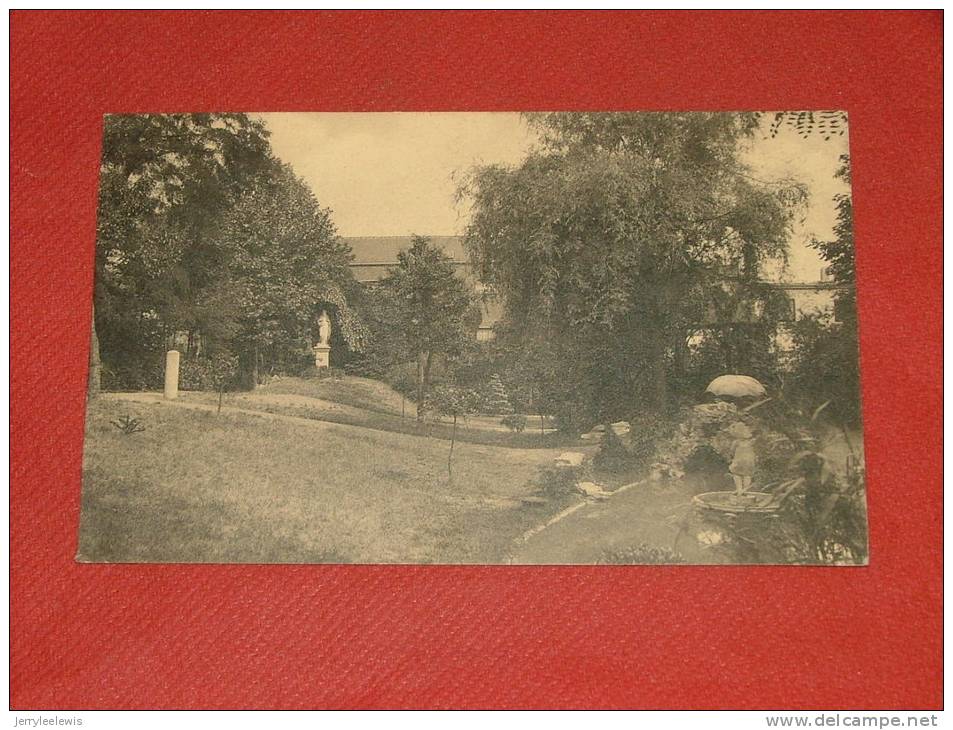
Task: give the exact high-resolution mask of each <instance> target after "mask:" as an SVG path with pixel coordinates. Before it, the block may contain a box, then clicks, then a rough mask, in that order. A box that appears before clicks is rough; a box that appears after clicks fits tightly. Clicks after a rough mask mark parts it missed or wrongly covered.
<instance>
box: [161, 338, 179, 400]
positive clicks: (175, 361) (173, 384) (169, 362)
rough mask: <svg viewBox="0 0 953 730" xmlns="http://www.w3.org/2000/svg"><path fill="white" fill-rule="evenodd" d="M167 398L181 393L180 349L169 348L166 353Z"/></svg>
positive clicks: (175, 396) (165, 393) (169, 398)
mask: <svg viewBox="0 0 953 730" xmlns="http://www.w3.org/2000/svg"><path fill="white" fill-rule="evenodd" d="M164 395H165V397H166V399H168V400H172V399H173V398H177V397H178V395H179V351H178V350H169V351H168V352H167V353H166V354H165V392H164Z"/></svg>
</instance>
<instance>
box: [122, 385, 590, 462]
mask: <svg viewBox="0 0 953 730" xmlns="http://www.w3.org/2000/svg"><path fill="white" fill-rule="evenodd" d="M130 397H131V396H130ZM142 397H143V398H145V399H149V398H154V397H158V396H154V395H144V396H142ZM179 398H180V399H181V400H183V401H185V402H192V403H206V404H217V403H218V400H219V396H218V395H217V394H215V393H207V392H200V391H189V392H180V394H179ZM222 402H223V404H224V405H226V406H232V407H235V408H242V409H247V410H256V411H264V412H266V413H276V414H283V415H289V416H298V417H301V418H308V419H313V420H317V421H330V422H332V423H341V424H347V425H352V426H363V427H365V428H373V429H378V430H382V431H392V432H395V433H403V434H412V435H418V436H430V437H433V438H438V439H449V438H450V437H451V434H452V433H453V426H452V422H451V420H450V419H449V418H443V419H441V420H439V421H434V420H432V419H430V418H428V420H427V421H426V422H425V423H418V422H417V420H416V408H415V407H414V404H413V403H412V402H411V401H405V403H404V414H403V416H402V415H401V397H400V394H399V393H397V392H396V391H394V390H392V389H391V388H390V386H388V385H387V384H385V383H381V382H379V381H377V380H372V379H370V378H356V377H352V376H341V377H327V378H311V379H302V378H292V377H288V378H282V379H281V380H277V381H275V382H273V383H269V384H268V385H265V386H262V387H260V388H256V389H255V390H253V391H249V392H237V393H226V394H225V395H224V397H223V398H222ZM528 421H529V422H528V425H527V428H526V430H525V431H524V432H522V433H513V432H511V431H510V430H509V429H507V428H505V427H503V426H501V425H500V416H478V415H475V416H469V417H467V418H462V417H461V418H460V419H458V423H457V429H456V438H457V439H459V440H460V441H468V442H470V443H475V444H487V445H493V446H512V447H515V448H520V449H534V448H550V449H555V448H563V449H566V448H583V447H585V446H587V444H586V442H584V441H580V440H579V438H577V437H576V436H573V435H569V434H565V433H559V432H557V431H555V430H554V429H552V428H550V427H547V428H546V429H545V431H544V432H543V433H541V432H540V430H539V425H538V424H539V419H538V417H530V418H529V419H528ZM589 445H591V444H589Z"/></svg>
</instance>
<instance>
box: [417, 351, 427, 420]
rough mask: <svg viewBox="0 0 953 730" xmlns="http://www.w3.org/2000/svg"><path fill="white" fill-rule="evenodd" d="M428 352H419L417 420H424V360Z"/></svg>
mask: <svg viewBox="0 0 953 730" xmlns="http://www.w3.org/2000/svg"><path fill="white" fill-rule="evenodd" d="M426 357H427V356H426V353H424V352H423V351H421V352H418V353H417V422H418V423H423V420H424V360H425V359H426Z"/></svg>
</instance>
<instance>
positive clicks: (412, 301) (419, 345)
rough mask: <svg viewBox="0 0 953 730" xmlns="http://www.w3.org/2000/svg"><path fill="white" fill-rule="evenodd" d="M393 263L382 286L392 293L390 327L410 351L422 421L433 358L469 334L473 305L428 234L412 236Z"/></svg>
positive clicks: (456, 348)
mask: <svg viewBox="0 0 953 730" xmlns="http://www.w3.org/2000/svg"><path fill="white" fill-rule="evenodd" d="M397 261H398V263H397V266H395V267H394V268H392V269H391V270H390V272H389V273H388V275H387V276H386V277H385V278H384V279H383V281H382V284H383V286H384V287H386V288H387V289H389V290H390V291H391V292H392V293H393V295H394V299H395V302H396V307H397V309H396V311H395V312H394V314H395V326H397V327H398V328H399V331H400V332H402V333H403V336H404V337H405V338H406V340H407V342H408V343H410V345H411V347H412V348H413V349H414V351H415V355H416V360H417V420H418V421H422V420H423V417H424V401H425V399H426V397H427V393H428V391H429V389H430V379H431V372H432V367H433V361H434V357H435V356H436V355H440V354H453V353H455V352H457V351H459V350H460V349H461V348H462V347H464V346H465V344H466V342H467V340H468V339H470V338H472V337H473V335H474V333H475V329H476V324H477V323H476V322H475V321H474V317H473V314H474V309H475V308H474V303H473V300H472V299H471V297H470V294H469V292H468V291H467V288H466V285H465V284H464V282H463V281H462V280H461V279H460V278H459V277H458V276H457V275H456V274H455V273H454V268H453V263H452V261H451V260H450V258H448V257H447V256H446V254H444V253H443V252H442V251H440V250H439V249H437V248H436V247H434V246H433V245H432V244H431V243H430V239H429V238H426V237H424V236H417V235H415V236H413V239H412V244H411V246H410V248H409V249H407V250H406V251H401V252H400V253H399V254H398V256H397ZM477 314H478V313H477Z"/></svg>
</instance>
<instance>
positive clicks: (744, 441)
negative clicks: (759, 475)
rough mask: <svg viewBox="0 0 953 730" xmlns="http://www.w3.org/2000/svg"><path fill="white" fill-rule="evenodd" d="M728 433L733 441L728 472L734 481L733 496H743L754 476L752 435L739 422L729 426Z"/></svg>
mask: <svg viewBox="0 0 953 730" xmlns="http://www.w3.org/2000/svg"><path fill="white" fill-rule="evenodd" d="M728 433H729V435H731V437H732V438H733V439H734V443H733V444H732V458H731V464H730V465H729V466H728V471H729V472H730V473H731V478H732V479H734V480H735V494H743V493H744V492H747V491H748V490H749V489H750V488H751V477H752V476H754V466H755V455H754V435H753V434H752V433H751V429H749V428H748V427H747V426H746V425H745V424H744V423H742V422H741V421H736V422H735V423H733V424H731V427H730V428H729V429H728Z"/></svg>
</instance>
